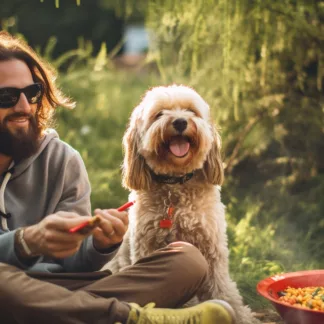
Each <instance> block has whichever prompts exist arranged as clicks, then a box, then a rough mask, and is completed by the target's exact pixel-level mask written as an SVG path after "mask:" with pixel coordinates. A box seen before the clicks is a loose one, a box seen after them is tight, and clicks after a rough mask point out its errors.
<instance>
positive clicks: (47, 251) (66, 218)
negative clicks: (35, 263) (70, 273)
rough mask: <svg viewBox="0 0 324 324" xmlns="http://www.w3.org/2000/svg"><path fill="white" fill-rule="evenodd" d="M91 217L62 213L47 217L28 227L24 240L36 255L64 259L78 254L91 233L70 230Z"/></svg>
mask: <svg viewBox="0 0 324 324" xmlns="http://www.w3.org/2000/svg"><path fill="white" fill-rule="evenodd" d="M89 219H91V217H90V216H89V217H85V216H80V215H78V214H76V213H72V212H63V211H60V212H58V213H56V214H52V215H49V216H47V217H45V218H44V219H43V220H42V221H41V222H39V223H38V224H36V225H32V226H29V227H26V228H25V230H24V239H25V241H26V244H27V245H28V247H29V248H30V250H31V251H32V252H33V254H34V255H45V256H50V257H55V258H59V259H63V258H66V257H69V256H71V255H73V254H74V253H76V252H77V251H78V250H79V248H80V245H81V243H82V240H84V238H85V237H86V236H88V235H90V234H91V233H88V234H80V233H73V234H71V233H69V229H70V228H72V227H74V226H77V225H79V224H81V223H83V222H85V221H87V220H89Z"/></svg>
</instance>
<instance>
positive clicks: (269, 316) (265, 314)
mask: <svg viewBox="0 0 324 324" xmlns="http://www.w3.org/2000/svg"><path fill="white" fill-rule="evenodd" d="M254 316H255V317H256V318H258V319H259V320H260V321H261V322H262V323H263V324H284V322H283V321H282V319H281V317H280V316H279V315H278V313H277V312H275V311H274V310H271V309H269V310H268V309H267V310H261V311H257V312H254Z"/></svg>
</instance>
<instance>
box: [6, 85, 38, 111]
mask: <svg viewBox="0 0 324 324" xmlns="http://www.w3.org/2000/svg"><path fill="white" fill-rule="evenodd" d="M21 93H23V94H24V95H25V96H26V98H27V100H28V102H29V103H30V104H36V103H39V102H40V101H41V100H42V98H43V94H44V88H43V85H42V84H41V83H34V84H31V85H29V86H28V87H26V88H23V89H19V88H10V87H8V88H0V108H3V109H5V108H12V107H14V106H15V105H16V104H17V102H18V101H19V98H20V94H21Z"/></svg>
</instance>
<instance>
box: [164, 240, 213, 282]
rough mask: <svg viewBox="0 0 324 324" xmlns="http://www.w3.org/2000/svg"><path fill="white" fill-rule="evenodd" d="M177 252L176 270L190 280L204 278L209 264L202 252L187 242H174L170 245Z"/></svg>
mask: <svg viewBox="0 0 324 324" xmlns="http://www.w3.org/2000/svg"><path fill="white" fill-rule="evenodd" d="M168 247H169V248H172V250H174V251H175V252H179V253H177V254H175V257H174V260H173V262H174V266H175V267H174V270H175V271H176V272H178V273H179V275H180V276H185V277H187V279H188V280H194V281H196V280H199V281H200V280H203V279H204V278H205V277H206V276H207V273H208V264H207V261H206V259H205V258H204V256H203V255H202V254H201V252H200V251H199V250H198V249H197V248H196V247H195V246H193V245H192V244H190V243H187V242H181V241H179V242H174V243H171V244H169V245H168Z"/></svg>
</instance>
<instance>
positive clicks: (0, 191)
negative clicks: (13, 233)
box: [0, 162, 14, 231]
mask: <svg viewBox="0 0 324 324" xmlns="http://www.w3.org/2000/svg"><path fill="white" fill-rule="evenodd" d="M13 166H14V162H11V164H10V166H9V168H8V171H7V172H6V174H5V176H4V179H3V181H2V184H1V188H0V215H1V226H2V229H3V230H5V231H9V228H8V223H7V219H8V218H9V217H10V216H11V215H10V213H8V214H6V208H5V202H4V192H5V189H6V186H7V183H8V181H9V179H10V178H11V176H12V174H13V171H14V170H13Z"/></svg>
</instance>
